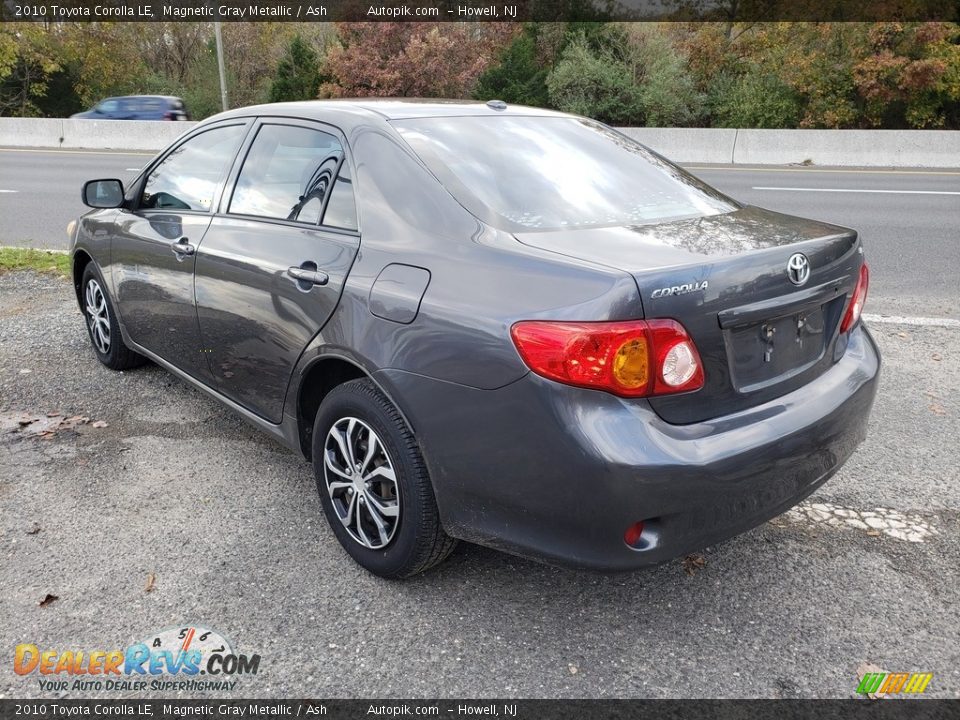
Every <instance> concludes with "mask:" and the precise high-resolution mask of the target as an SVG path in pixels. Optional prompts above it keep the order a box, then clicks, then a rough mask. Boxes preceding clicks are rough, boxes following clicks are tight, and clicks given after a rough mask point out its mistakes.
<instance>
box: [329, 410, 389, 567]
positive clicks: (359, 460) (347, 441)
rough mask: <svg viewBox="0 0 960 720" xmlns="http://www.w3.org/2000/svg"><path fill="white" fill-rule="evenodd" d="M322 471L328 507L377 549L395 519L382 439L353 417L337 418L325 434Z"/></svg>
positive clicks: (353, 534)
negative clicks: (327, 494) (329, 505)
mask: <svg viewBox="0 0 960 720" xmlns="http://www.w3.org/2000/svg"><path fill="white" fill-rule="evenodd" d="M323 455H324V457H323V475H324V480H325V482H326V485H327V492H328V493H329V495H330V502H331V503H332V505H333V509H334V512H336V514H337V517H339V518H340V522H341V523H343V526H344V528H346V530H347V532H348V533H349V535H350V537H352V538H353V539H354V540H355V541H356V542H358V543H360V545H362V546H363V547H365V548H369V549H371V550H382V549H383V548H385V547H386V546H387V545H389V544H390V541H391V540H392V539H393V536H394V534H395V533H396V531H397V527H398V525H399V524H400V493H399V486H398V484H397V475H396V471H395V470H394V466H393V462H392V461H391V460H390V456H389V454H388V453H387V449H386V447H385V446H384V444H383V441H382V440H381V439H380V437H379V436H378V435H377V433H376V432H374V430H373V428H371V427H370V426H369V425H367V423H365V422H363V420H360V419H358V418H355V417H345V418H341V419H340V420H337V422H335V423H334V424H333V427H331V428H330V432H328V433H327V437H326V440H325V441H324V449H323Z"/></svg>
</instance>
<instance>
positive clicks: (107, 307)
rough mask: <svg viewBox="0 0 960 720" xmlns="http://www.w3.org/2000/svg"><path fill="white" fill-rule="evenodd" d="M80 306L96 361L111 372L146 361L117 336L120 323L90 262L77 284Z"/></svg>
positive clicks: (105, 286) (103, 284)
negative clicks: (78, 286)
mask: <svg viewBox="0 0 960 720" xmlns="http://www.w3.org/2000/svg"><path fill="white" fill-rule="evenodd" d="M80 303H81V305H82V306H83V317H84V320H85V321H86V325H87V334H88V335H89V336H90V344H91V345H92V346H93V352H94V353H96V355H97V360H99V361H100V362H101V363H103V364H104V365H106V366H107V367H108V368H110V369H111V370H129V369H131V368H135V367H139V366H140V365H143V364H144V363H146V362H147V359H146V358H145V357H143V355H140V354H139V353H136V352H134V351H133V350H131V349H130V348H128V347H127V346H126V345H125V344H124V343H123V336H122V335H121V334H120V322H119V321H118V320H117V313H116V312H114V309H113V303H112V302H111V301H110V295H109V294H108V292H107V283H106V282H104V280H103V276H102V275H101V274H100V271H99V270H98V269H97V266H96V265H94V264H93V263H92V262H90V263H87V266H86V267H85V268H84V269H83V277H82V279H81V281H80Z"/></svg>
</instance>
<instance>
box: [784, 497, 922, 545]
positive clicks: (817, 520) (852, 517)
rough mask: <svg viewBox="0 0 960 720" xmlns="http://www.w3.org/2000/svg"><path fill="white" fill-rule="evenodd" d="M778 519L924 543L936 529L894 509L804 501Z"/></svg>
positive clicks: (919, 518)
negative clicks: (853, 529)
mask: <svg viewBox="0 0 960 720" xmlns="http://www.w3.org/2000/svg"><path fill="white" fill-rule="evenodd" d="M777 520H785V521H786V522H789V523H793V524H800V523H813V524H815V525H830V526H833V527H849V528H856V529H857V530H863V531H864V532H867V533H869V534H871V535H879V534H881V533H882V534H884V535H887V536H889V537H892V538H896V539H897V540H905V541H906V542H913V543H922V542H924V541H925V540H927V539H928V538H930V537H932V536H933V535H936V534H937V530H936V529H935V528H934V527H933V526H932V525H931V524H930V523H929V522H927V521H926V520H924V519H923V518H922V517H920V516H919V515H907V514H905V513H901V512H898V511H897V510H894V509H892V508H882V507H878V508H874V509H873V510H855V509H853V508H845V507H842V506H840V505H831V504H830V503H810V502H802V503H800V504H799V505H797V506H796V507H794V508H791V509H790V510H787V512H785V513H784V514H783V515H781V516H780V517H779V518H776V519H775V520H774V521H773V524H774V525H777V524H778V522H777Z"/></svg>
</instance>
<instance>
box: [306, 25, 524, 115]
mask: <svg viewBox="0 0 960 720" xmlns="http://www.w3.org/2000/svg"><path fill="white" fill-rule="evenodd" d="M515 32H516V26H515V25H511V24H509V23H411V22H369V23H338V24H337V37H338V40H339V44H338V45H334V46H333V47H331V48H330V49H329V51H328V52H327V57H326V62H325V63H324V67H323V70H324V71H325V73H326V74H327V75H329V76H330V78H331V80H330V82H325V83H323V84H322V85H321V86H320V96H321V97H368V96H380V97H447V98H465V97H470V93H471V91H472V90H473V87H474V85H475V84H476V82H477V78H478V77H480V75H481V73H483V71H484V70H486V69H487V67H488V66H489V65H490V64H491V63H492V62H493V60H494V58H495V57H496V55H497V53H498V52H499V51H500V50H501V48H503V47H504V46H505V45H506V44H507V43H509V42H510V41H511V40H512V38H513V35H514V34H515Z"/></svg>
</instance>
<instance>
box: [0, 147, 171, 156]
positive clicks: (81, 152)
mask: <svg viewBox="0 0 960 720" xmlns="http://www.w3.org/2000/svg"><path fill="white" fill-rule="evenodd" d="M0 152H19V153H53V154H58V155H113V156H116V157H122V156H124V155H126V156H128V157H133V156H135V155H143V156H146V157H153V156H154V155H156V153H151V152H139V151H137V150H58V149H54V148H9V147H5V148H0Z"/></svg>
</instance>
